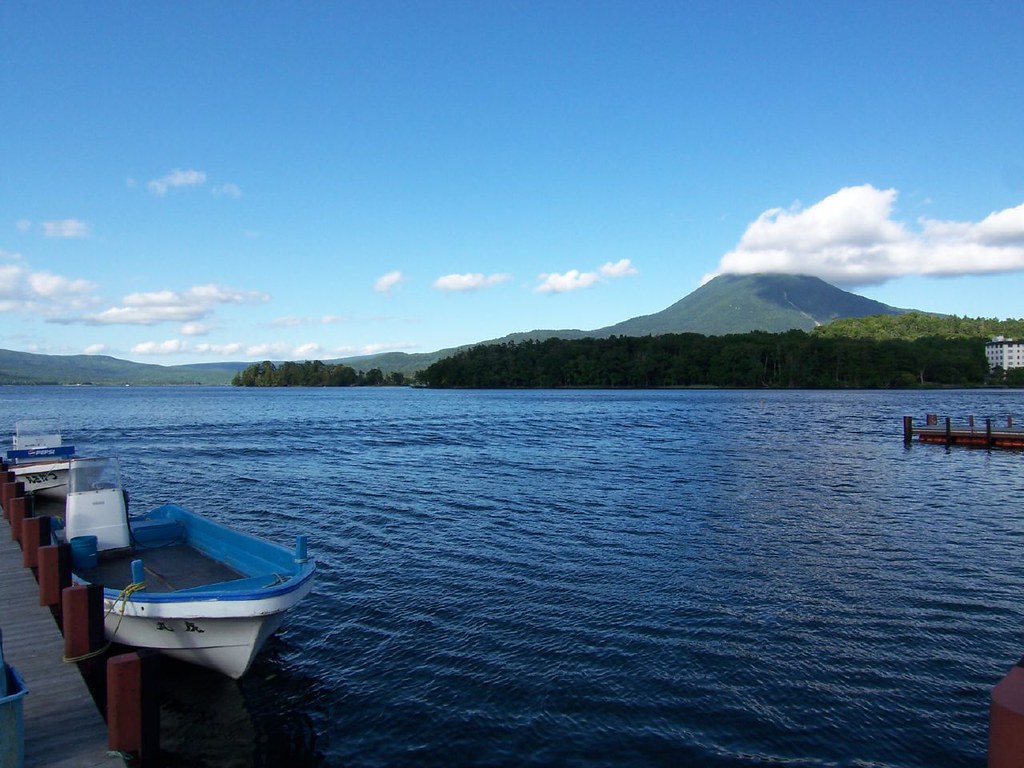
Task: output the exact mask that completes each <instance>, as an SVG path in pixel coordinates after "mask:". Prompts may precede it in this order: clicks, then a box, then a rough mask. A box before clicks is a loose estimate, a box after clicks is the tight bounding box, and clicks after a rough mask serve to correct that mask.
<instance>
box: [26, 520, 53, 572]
mask: <svg viewBox="0 0 1024 768" xmlns="http://www.w3.org/2000/svg"><path fill="white" fill-rule="evenodd" d="M49 543H50V518H49V517H26V518H25V519H24V520H22V521H21V564H22V565H23V566H24V567H25V568H31V569H32V570H33V571H36V570H38V568H39V548H40V547H45V546H47V545H48V544H49ZM37 578H38V575H37Z"/></svg>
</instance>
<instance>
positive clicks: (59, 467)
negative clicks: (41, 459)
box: [12, 461, 69, 495]
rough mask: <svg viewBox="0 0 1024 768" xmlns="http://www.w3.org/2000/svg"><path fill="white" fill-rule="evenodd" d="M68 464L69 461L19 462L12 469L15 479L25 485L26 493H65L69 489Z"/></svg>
mask: <svg viewBox="0 0 1024 768" xmlns="http://www.w3.org/2000/svg"><path fill="white" fill-rule="evenodd" d="M68 464H69V463H68V462H67V461H53V462H45V463H39V464H19V465H15V466H14V467H12V470H13V472H14V478H15V480H17V481H20V482H21V483H23V484H24V485H25V493H38V492H40V491H45V492H47V493H48V494H60V495H65V494H67V490H68Z"/></svg>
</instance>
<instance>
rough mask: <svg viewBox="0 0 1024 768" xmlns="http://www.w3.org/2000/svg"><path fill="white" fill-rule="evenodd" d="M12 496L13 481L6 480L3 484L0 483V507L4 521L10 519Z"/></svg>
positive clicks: (11, 473)
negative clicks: (2, 509)
mask: <svg viewBox="0 0 1024 768" xmlns="http://www.w3.org/2000/svg"><path fill="white" fill-rule="evenodd" d="M7 474H8V475H13V474H14V473H13V472H8V473H7ZM13 495H14V480H13V479H11V480H8V481H7V482H5V483H0V507H3V508H4V520H10V519H11V510H10V506H11V504H10V498H11V497H12V496H13Z"/></svg>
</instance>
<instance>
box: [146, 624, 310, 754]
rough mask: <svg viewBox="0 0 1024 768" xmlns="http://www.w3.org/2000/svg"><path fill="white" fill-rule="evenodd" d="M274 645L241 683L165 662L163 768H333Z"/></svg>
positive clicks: (162, 677)
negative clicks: (324, 754) (327, 761)
mask: <svg viewBox="0 0 1024 768" xmlns="http://www.w3.org/2000/svg"><path fill="white" fill-rule="evenodd" d="M279 647H280V642H279V641H276V639H275V638H272V639H271V641H270V642H268V644H267V647H266V648H265V649H264V652H263V654H262V655H261V658H260V659H259V660H258V661H257V662H256V663H255V664H254V665H253V667H252V669H250V670H249V672H248V674H247V675H246V676H245V677H244V678H242V679H241V680H232V679H231V678H228V677H225V676H224V675H220V674H217V673H216V672H211V671H210V670H206V669H203V668H201V667H197V666H194V665H192V664H186V663H184V662H180V661H176V660H174V659H169V658H166V657H162V658H161V659H160V665H161V672H160V685H161V696H160V758H161V763H160V764H161V766H163V768H272V767H273V766H279V765H280V766H283V765H287V766H296V767H297V768H306V767H309V768H312V767H313V766H323V765H326V764H327V763H326V761H325V759H324V757H323V755H322V754H321V753H320V752H319V750H318V749H317V736H316V733H315V732H314V730H313V727H312V726H311V724H310V722H309V719H308V718H307V717H306V715H305V713H304V709H303V707H301V706H296V705H295V704H294V701H293V700H294V699H295V698H296V697H301V695H302V685H301V682H296V681H292V680H289V679H288V677H287V675H288V673H287V671H286V668H283V667H282V666H281V664H280V663H279Z"/></svg>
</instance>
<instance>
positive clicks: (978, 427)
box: [903, 414, 1024, 449]
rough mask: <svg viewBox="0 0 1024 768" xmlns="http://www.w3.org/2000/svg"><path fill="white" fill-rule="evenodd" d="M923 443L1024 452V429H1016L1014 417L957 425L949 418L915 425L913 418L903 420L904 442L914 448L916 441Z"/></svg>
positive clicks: (971, 419)
mask: <svg viewBox="0 0 1024 768" xmlns="http://www.w3.org/2000/svg"><path fill="white" fill-rule="evenodd" d="M915 437H916V438H917V440H918V442H921V443H935V444H939V445H963V446H969V447H974V448H1016V449H1024V428H1022V427H1017V426H1014V424H1013V417H1007V418H1006V419H1005V420H999V421H998V422H994V421H993V420H992V419H991V418H986V419H975V418H974V417H973V416H968V417H967V419H966V420H965V421H961V422H954V421H953V419H952V418H951V417H949V416H946V417H944V418H942V419H940V418H939V417H938V416H936V415H934V414H928V416H927V417H926V418H925V423H924V424H920V425H919V424H914V420H913V418H912V417H910V416H904V417H903V442H904V443H905V444H906V445H910V444H911V443H912V442H913V440H914V438H915Z"/></svg>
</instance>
